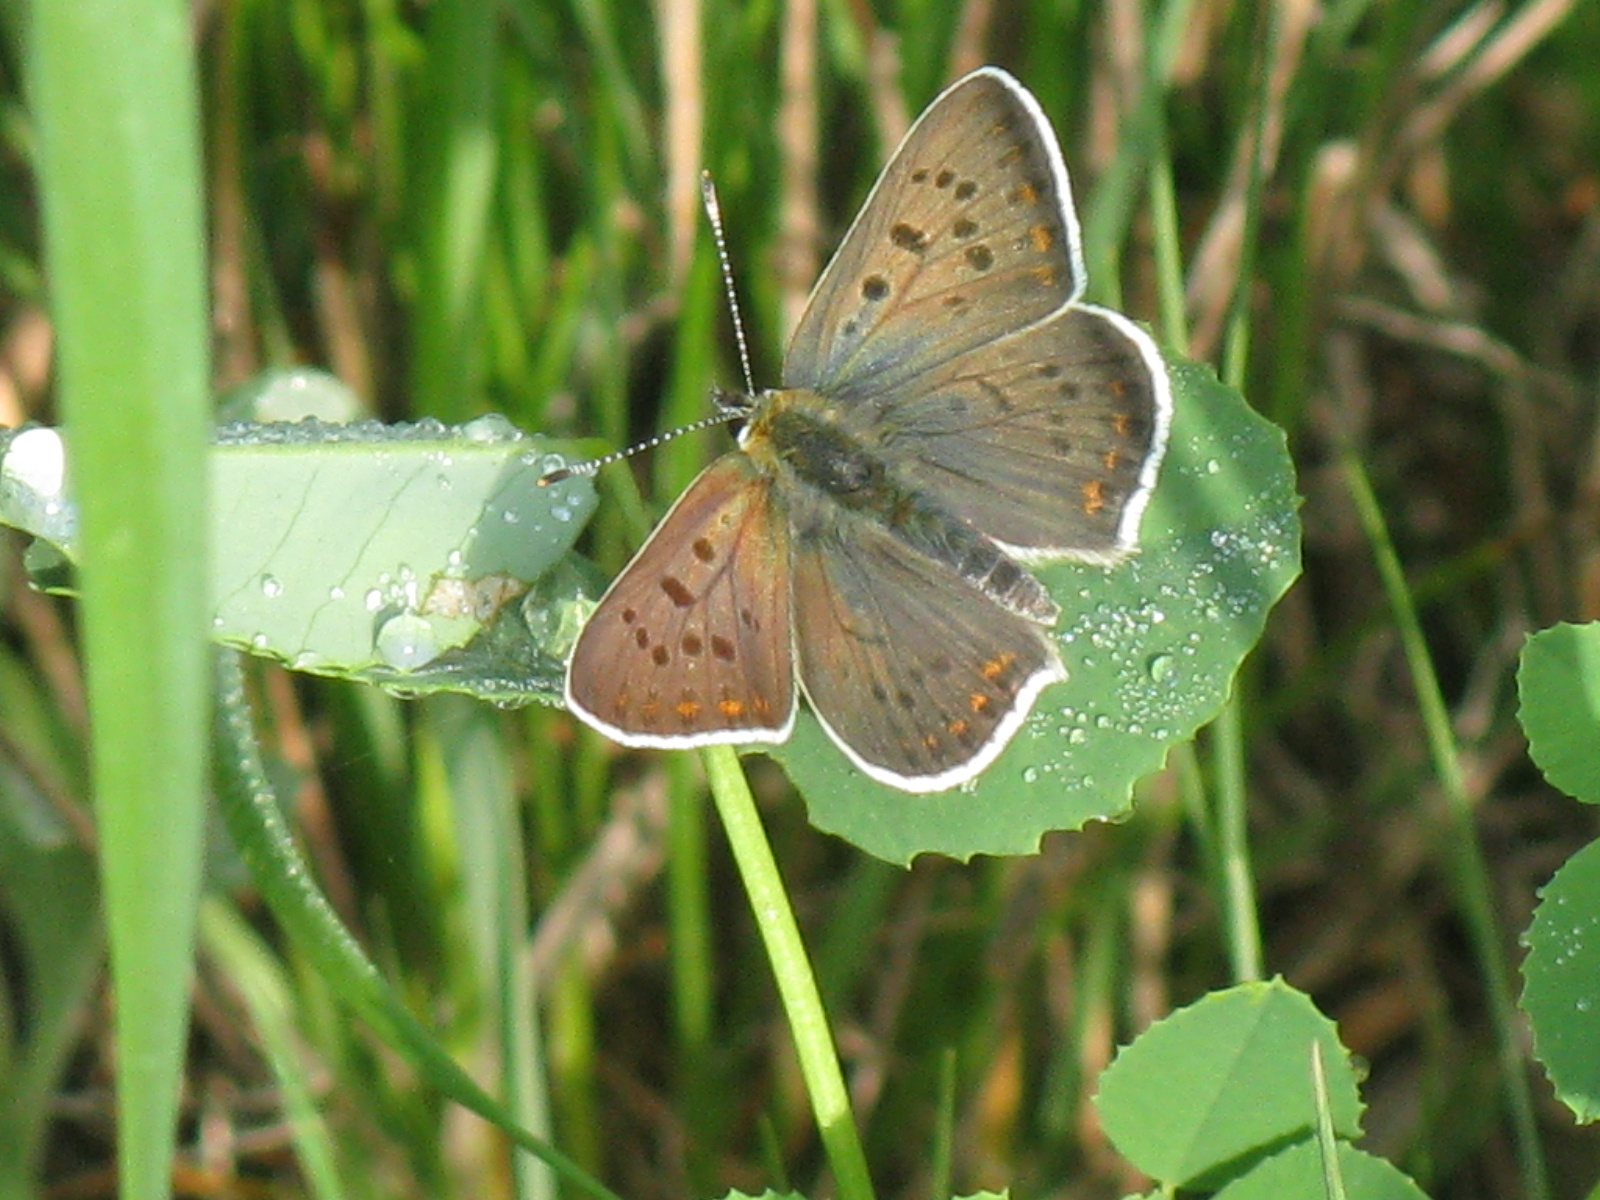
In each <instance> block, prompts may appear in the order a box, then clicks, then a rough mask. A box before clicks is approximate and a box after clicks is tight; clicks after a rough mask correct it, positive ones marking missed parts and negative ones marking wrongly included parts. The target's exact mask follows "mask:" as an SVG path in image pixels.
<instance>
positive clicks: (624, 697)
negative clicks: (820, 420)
mask: <svg viewBox="0 0 1600 1200" xmlns="http://www.w3.org/2000/svg"><path fill="white" fill-rule="evenodd" d="M788 543H789V526H788V522H787V520H786V518H785V516H784V514H783V512H782V511H781V509H780V507H779V505H778V500H777V497H776V496H775V495H774V480H773V479H772V477H771V476H770V475H769V474H766V473H763V472H761V471H759V470H757V468H756V466H755V464H754V463H752V462H751V461H750V459H749V457H748V456H747V455H745V454H742V453H737V452H736V453H733V454H727V455H724V456H723V457H722V458H720V459H718V460H717V461H716V462H714V463H712V464H711V466H709V467H707V468H706V469H705V470H704V471H703V472H701V474H700V476H699V477H698V478H697V479H695V481H694V482H693V483H692V484H690V485H689V489H688V490H687V491H686V492H684V494H683V496H682V497H680V498H679V500H678V502H677V503H676V504H674V505H673V506H672V509H671V511H669V512H668V513H667V515H666V516H665V517H664V518H662V521H661V524H660V525H659V526H657V528H656V531H655V532H654V533H653V534H652V535H651V536H650V540H649V541H647V542H646V543H645V544H644V547H643V548H642V549H641V550H640V551H639V553H638V554H637V555H636V556H635V557H634V559H633V561H632V562H631V563H629V564H628V566H627V567H626V569H624V571H623V572H622V574H621V575H619V576H618V577H617V578H616V580H615V582H613V583H612V585H611V587H610V588H609V589H608V590H607V592H606V594H605V595H604V596H602V597H601V599H600V603H599V605H598V607H597V608H596V609H595V611H594V613H593V615H592V616H590V618H589V620H588V623H587V624H585V625H584V627H583V631H582V632H581V633H580V634H579V635H578V643H577V646H576V647H575V648H574V649H573V652H572V659H571V661H570V662H569V664H568V667H567V704H568V706H569V707H571V708H573V709H574V710H575V711H577V712H578V713H579V714H580V715H582V716H584V718H585V719H586V720H587V721H588V722H589V723H590V724H591V725H594V726H595V727H596V728H598V729H600V730H601V731H602V732H604V733H606V734H607V735H608V736H610V737H611V738H613V739H614V740H616V741H619V742H622V743H624V744H626V745H631V746H684V745H697V744H705V743H710V742H755V741H769V742H776V741H783V740H784V739H785V738H787V737H788V736H789V731H790V729H791V728H792V727H793V724H794V712H795V683H794V662H793V650H792V648H791V645H790V643H791V640H792V638H791V626H790V600H789V574H788V562H787V559H788Z"/></svg>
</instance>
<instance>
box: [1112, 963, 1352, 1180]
mask: <svg viewBox="0 0 1600 1200" xmlns="http://www.w3.org/2000/svg"><path fill="white" fill-rule="evenodd" d="M1313 1042H1321V1043H1322V1049H1323V1061H1324V1062H1325V1063H1326V1064H1327V1071H1328V1097H1329V1108H1330V1111H1331V1113H1332V1117H1333V1124H1334V1130H1335V1132H1336V1133H1337V1134H1338V1135H1339V1136H1341V1137H1344V1138H1354V1137H1357V1136H1359V1134H1360V1132H1361V1124H1360V1120H1361V1098H1360V1096H1359V1094H1358V1093H1357V1090H1356V1083H1357V1079H1356V1073H1355V1071H1354V1069H1353V1068H1352V1067H1351V1065H1350V1058H1349V1055H1348V1054H1347V1053H1346V1051H1345V1049H1344V1047H1343V1046H1341V1045H1340V1044H1339V1038H1338V1033H1337V1030H1336V1029H1335V1028H1334V1025H1333V1022H1332V1021H1330V1020H1328V1018H1327V1017H1325V1016H1323V1015H1322V1014H1321V1013H1319V1012H1318V1011H1317V1009H1316V1007H1315V1006H1314V1005H1313V1004H1312V1003H1311V1001H1310V999H1309V998H1308V997H1306V996H1305V995H1304V994H1303V993H1300V992H1297V991H1295V990H1294V989H1293V988H1291V987H1289V985H1288V984H1286V983H1284V982H1283V981H1282V980H1273V981H1271V982H1268V983H1247V984H1241V985H1240V986H1238V987H1235V988H1230V989H1229V990H1227V991H1225V992H1215V993H1212V994H1211V995H1209V996H1206V997H1205V998H1203V999H1201V1000H1200V1001H1198V1002H1197V1003H1195V1004H1192V1005H1190V1006H1189V1007H1188V1008H1185V1009H1180V1010H1179V1011H1178V1012H1175V1013H1173V1014H1172V1015H1171V1016H1169V1017H1167V1018H1166V1019H1165V1020H1163V1021H1159V1022H1157V1023H1156V1024H1155V1025H1152V1026H1151V1027H1150V1028H1149V1029H1148V1030H1146V1031H1145V1032H1144V1033H1143V1034H1141V1035H1140V1037H1139V1038H1138V1040H1137V1041H1135V1042H1134V1043H1133V1044H1132V1045H1130V1046H1128V1047H1126V1048H1125V1049H1124V1050H1123V1051H1122V1052H1121V1053H1120V1054H1118V1055H1117V1057H1116V1060H1115V1061H1114V1062H1113V1063H1112V1064H1111V1066H1109V1067H1108V1068H1106V1071H1105V1073H1104V1074H1102V1075H1101V1077H1100V1094H1099V1095H1098V1096H1096V1097H1095V1107H1096V1109H1097V1110H1098V1111H1099V1113H1100V1121H1101V1124H1102V1126H1103V1127H1104V1129H1105V1132H1106V1136H1107V1137H1109V1138H1110V1139H1111V1141H1112V1142H1113V1143H1115V1145H1116V1147H1117V1149H1118V1150H1119V1151H1121V1153H1122V1154H1123V1156H1124V1157H1126V1158H1127V1159H1128V1160H1129V1161H1130V1162H1132V1163H1133V1164H1134V1166H1136V1167H1138V1168H1139V1169H1140V1170H1141V1171H1144V1172H1145V1173H1146V1174H1148V1175H1150V1176H1151V1177H1152V1178H1154V1179H1156V1180H1159V1181H1160V1182H1161V1183H1163V1184H1165V1185H1167V1186H1169V1187H1188V1186H1193V1185H1194V1184H1195V1183H1196V1181H1198V1180H1205V1181H1206V1184H1207V1186H1209V1187H1216V1186H1219V1185H1220V1184H1221V1183H1222V1182H1224V1180H1223V1179H1221V1178H1218V1174H1219V1173H1220V1172H1223V1171H1224V1170H1226V1171H1229V1172H1235V1171H1237V1170H1238V1169H1239V1168H1240V1163H1242V1162H1246V1161H1248V1160H1250V1159H1254V1158H1258V1157H1261V1156H1264V1155H1266V1154H1269V1153H1273V1152H1276V1151H1277V1150H1278V1149H1280V1148H1282V1147H1283V1146H1284V1145H1286V1144H1287V1143H1289V1142H1293V1141H1299V1140H1304V1141H1306V1142H1307V1143H1308V1144H1312V1145H1314V1138H1313V1136H1312V1131H1313V1129H1314V1127H1315V1123H1316V1101H1315V1098H1314V1096H1313V1093H1312V1071H1311V1046H1312V1043H1313Z"/></svg>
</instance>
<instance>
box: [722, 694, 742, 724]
mask: <svg viewBox="0 0 1600 1200" xmlns="http://www.w3.org/2000/svg"><path fill="white" fill-rule="evenodd" d="M717 710H718V711H719V712H721V713H722V715H723V716H725V717H727V718H728V720H730V721H737V720H738V719H739V718H740V717H742V716H744V701H743V700H735V699H733V698H732V697H731V696H730V697H729V698H728V699H726V700H719V701H718V702H717Z"/></svg>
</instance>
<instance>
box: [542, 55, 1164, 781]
mask: <svg viewBox="0 0 1600 1200" xmlns="http://www.w3.org/2000/svg"><path fill="white" fill-rule="evenodd" d="M1083 289H1084V267H1083V253H1082V247H1081V239H1080V234H1079V229H1078V220H1077V215H1076V213H1075V212H1074V210H1073V205H1072V196H1071V192H1070V190H1069V184H1068V179H1067V171H1066V166H1065V165H1064V163H1063V162H1062V158H1061V151H1060V149H1059V147H1058V146H1057V144H1056V139H1055V135H1054V133H1053V132H1052V130H1051V128H1050V124H1049V122H1048V120H1047V119H1046V118H1045V116H1044V113H1043V111H1042V110H1041V109H1040V107H1039V104H1038V101H1037V100H1035V99H1034V97H1033V96H1032V95H1031V94H1030V93H1029V92H1028V91H1027V89H1025V88H1024V87H1023V86H1022V85H1021V84H1020V83H1018V82H1017V81H1016V80H1015V79H1014V78H1013V77H1012V76H1010V75H1009V74H1007V73H1006V72H1004V71H1002V70H999V69H998V68H995V67H984V68H981V69H980V70H977V71H974V72H973V73H972V74H970V75H967V76H966V77H964V78H963V79H961V80H959V81H958V82H957V83H955V84H953V85H952V86H951V87H950V88H949V89H948V90H946V91H945V92H944V93H942V94H941V95H940V96H939V97H938V98H937V99H935V100H934V101H933V103H932V104H930V105H929V106H928V108H927V109H926V111H924V112H923V114H922V115H921V116H920V117H919V118H918V119H917V121H916V123H915V124H914V125H913V126H912V127H911V129H910V131H909V132H908V133H907V134H906V136H905V140H904V141H903V142H901V144H900V146H899V148H898V149H897V150H896V151H895V153H894V155H893V156H892V157H891V159H890V160H889V164H888V165H887V166H886V167H885V168H884V171H883V174H882V175H881V176H880V177H879V179H878V181H877V183H876V184H875V185H874V186H873V189H872V192H871V193H870V194H869V195H868V197H867V200H866V203H865V204H864V205H863V207H862V209H861V212H860V214H859V215H858V216H857V217H856V219H855V222H854V223H853V224H852V225H851V227H850V230H849V232H848V233H846V234H845V237H844V240H843V242H842V243H841V244H840V246H839V249H838V251H837V252H836V253H835V254H834V256H833V260H832V261H831V262H830V263H829V264H828V266H827V268H826V269H825V270H824V271H823V273H822V277H821V278H820V279H819V280H818V281H817V285H816V287H815V289H814V290H813V291H812V294H811V299H810V301H809V303H808V305H807V308H806V311H805V314H804V316H803V317H802V318H801V320H800V324H799V326H798V327H797V328H796V329H795V331H794V335H793V338H792V340H791V341H790V343H789V349H788V352H787V354H786V355H785V356H784V360H783V371H782V386H781V387H778V388H774V389H770V390H766V391H762V392H759V393H758V394H755V395H749V396H746V395H732V394H724V397H725V399H724V400H723V403H724V404H730V403H731V404H732V405H734V406H735V407H736V409H737V411H738V413H739V415H741V416H742V417H743V418H744V421H745V424H744V426H743V429H742V430H741V432H740V435H739V448H738V449H737V450H734V451H732V452H730V453H728V454H725V455H724V456H723V457H721V458H720V459H718V460H717V461H715V462H714V463H712V464H711V465H710V466H709V467H707V468H706V469H705V470H704V471H703V472H702V473H701V474H700V475H699V476H698V477H697V478H696V479H695V480H694V482H693V483H691V484H690V485H689V488H688V490H687V491H685V492H684V494H683V495H682V497H680V498H679V500H678V501H677V503H676V504H674V505H673V506H672V508H671V509H670V510H669V511H668V513H667V515H666V516H665V517H664V518H663V519H662V521H661V523H660V525H659V526H658V527H657V528H656V530H655V532H654V533H653V534H652V535H651V537H650V538H649V540H648V541H647V542H646V543H645V544H644V546H643V547H642V548H641V549H640V550H639V552H638V554H637V555H636V556H635V557H634V559H633V561H632V562H631V563H629V564H628V566H627V567H626V568H625V569H624V570H623V572H622V574H620V575H619V576H618V577H617V578H616V580H615V581H614V582H613V583H612V585H611V587H610V588H609V589H608V590H607V591H606V592H605V594H604V595H603V596H602V597H601V599H600V601H599V604H598V606H597V607H596V608H595V610H594V613H593V615H592V616H591V617H590V618H589V620H588V622H587V623H586V625H585V626H584V628H583V630H582V631H581V633H580V634H579V636H578V639H577V642H576V644H575V647H574V650H573V653H572V657H571V659H570V661H569V664H568V669H567V680H566V702H567V705H568V707H569V708H570V709H571V710H572V711H573V712H574V713H576V714H577V715H578V716H579V717H580V718H582V719H583V720H584V721H585V722H587V723H588V724H589V725H591V726H593V727H594V728H595V729H598V730H599V731H600V732H602V733H604V734H606V735H607V736H609V737H611V738H612V739H614V740H616V741H618V742H621V743H623V744H625V745H630V746H657V747H690V746H703V745H708V744H711V743H717V742H735V743H748V742H767V743H773V742H782V741H784V740H786V739H787V738H788V737H789V735H790V732H791V731H792V729H793V728H794V723H795V715H796V711H797V709H798V703H799V701H798V695H799V693H801V692H803V693H804V695H805V697H806V700H807V702H808V703H809V705H810V707H811V710H812V712H813V713H815V715H816V718H817V720H818V721H819V722H820V723H821V724H822V726H823V728H824V729H825V730H826V731H827V733H828V735H829V736H830V737H831V738H832V740H833V741H834V742H835V743H836V744H837V745H838V747H839V748H840V749H841V750H842V751H844V753H845V754H846V755H847V756H848V757H849V758H850V760H851V761H852V762H854V763H855V765H856V766H857V767H859V768H860V769H861V770H862V771H864V772H865V773H866V774H867V775H869V776H870V777H872V778H873V779H876V780H879V781H881V782H883V783H886V784H890V785H892V786H894V787H897V788H901V789H903V790H905V791H908V792H934V791H941V790H944V789H946V788H950V787H954V786H956V785H958V784H960V783H963V782H966V781H967V780H970V779H972V778H974V777H975V776H977V775H978V774H979V773H980V772H982V771H983V770H984V769H985V768H986V767H987V766H988V765H989V764H990V763H991V762H993V761H994V759H995V758H996V756H998V755H999V753H1000V752H1001V750H1002V749H1004V748H1005V746H1006V744H1007V742H1009V741H1010V740H1011V738H1012V736H1013V735H1014V734H1015V733H1016V732H1017V730H1018V729H1019V728H1020V727H1021V725H1022V723H1023V721H1024V720H1025V719H1026V718H1027V716H1028V713H1029V711H1030V710H1031V709H1032V707H1033V704H1034V702H1035V701H1036V700H1037V699H1038V697H1039V694H1040V692H1041V691H1043V689H1044V688H1046V687H1047V686H1048V685H1050V684H1051V683H1053V682H1056V681H1058V680H1062V679H1065V678H1066V674H1067V672H1066V667H1065V665H1064V664H1063V663H1062V660H1061V656H1060V653H1059V651H1058V649H1057V646H1056V643H1055V641H1054V639H1053V638H1052V636H1051V627H1052V626H1053V625H1054V623H1055V622H1056V620H1057V618H1058V616H1059V609H1058V607H1057V605H1056V603H1055V601H1054V600H1053V599H1052V598H1051V597H1050V595H1049V593H1048V592H1046V590H1045V589H1044V587H1043V585H1042V584H1041V583H1040V582H1039V581H1038V579H1036V578H1035V577H1034V575H1033V574H1031V573H1030V571H1029V570H1028V568H1029V567H1030V566H1033V565H1036V564H1040V563H1046V562H1050V561H1052V560H1062V559H1073V560H1078V561H1083V562H1089V563H1098V564H1103V565H1107V566H1109V565H1111V564H1114V563H1116V562H1118V561H1119V560H1121V559H1123V558H1124V557H1126V556H1127V555H1128V554H1129V553H1130V552H1132V551H1133V549H1134V548H1135V546H1136V545H1137V542H1138V537H1139V524H1140V518H1141V516H1142V514H1143V512H1144V509H1145V506H1146V503H1147V501H1148V500H1149V498H1150V493H1151V491H1152V489H1153V488H1154V487H1155V483H1156V477H1157V473H1158V471H1159V469H1160V465H1161V459H1162V455H1163V453H1164V451H1165V448H1166V442H1167V434H1168V429H1169V427H1170V424H1171V418H1172V392H1171V386H1170V383H1169V380H1168V376H1167V371H1166V367H1165V365H1164V363H1163V361H1162V358H1161V354H1160V352H1159V351H1158V350H1157V348H1156V346H1155V344H1154V342H1153V341H1152V340H1151V338H1150V337H1149V335H1147V334H1146V333H1145V332H1144V331H1143V330H1142V329H1140V327H1139V326H1137V325H1136V324H1134V323H1133V322H1132V321H1130V320H1128V319H1127V318H1126V317H1123V316H1121V315H1120V314H1118V313H1115V312H1112V311H1110V310H1107V309H1103V308H1097V307H1094V306H1091V305H1088V304H1083V303H1080V302H1079V297H1080V296H1081V295H1082V293H1083Z"/></svg>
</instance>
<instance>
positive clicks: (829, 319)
mask: <svg viewBox="0 0 1600 1200" xmlns="http://www.w3.org/2000/svg"><path fill="white" fill-rule="evenodd" d="M1078 245H1079V236H1078V228H1077V218H1076V216H1075V215H1074V214H1073V211H1072V200H1071V195H1070V192H1069V190H1068V184H1067V173H1066V168H1065V166H1064V165H1063V164H1062V161H1061V153H1060V150H1059V149H1058V148H1057V146H1056V142H1055V137H1054V135H1053V134H1052V133H1051V131H1050V126H1049V124H1048V122H1047V121H1046V120H1045V119H1044V116H1043V114H1042V113H1041V112H1040V111H1039V107H1038V104H1037V102H1036V101H1035V100H1034V99H1033V97H1032V96H1030V95H1029V94H1028V93H1027V92H1026V91H1024V90H1023V89H1022V88H1021V86H1020V85H1018V84H1017V83H1016V81H1015V80H1013V79H1012V78H1011V77H1010V76H1009V75H1006V74H1004V73H1003V72H1000V71H996V70H993V69H985V70H981V71H976V72H974V73H973V74H971V75H969V76H967V77H966V78H965V79H963V80H961V82H959V83H957V84H955V85H954V86H953V87H951V88H950V89H949V90H948V91H946V92H945V93H944V94H943V95H942V96H940V97H939V99H937V100H936V101H935V102H934V103H933V104H932V105H930V106H929V107H928V109H927V111H926V112H924V113H923V115H922V116H921V118H919V119H918V121H917V123H916V124H915V125H914V126H912V128H911V131H910V132H909V133H908V134H907V135H906V138H905V141H904V142H902V143H901V145H900V148H899V149H898V150H897V151H896V152H895V154H894V157H893V158H892V159H891V161H890V163H889V165H888V166H887V167H886V168H884V172H883V175H882V176H881V177H880V178H879V180H878V182H877V184H876V185H875V186H874V187H873V189H872V193H871V195H870V196H868V198H867V202H866V204H865V206H864V207H863V208H862V210H861V214H860V216H858V217H857V218H856V221H855V224H854V225H852V226H851V227H850V231H849V233H848V234H846V235H845V239H844V242H843V244H842V245H840V247H839V250H838V252H837V253H836V254H835V255H834V257H833V261H832V262H831V263H829V264H828V267H827V269H826V270H825V271H824V272H823V275H822V278H821V279H820V280H818V282H817V286H816V288H815V290H814V291H813V292H812V294H811V301H810V304H809V305H808V306H807V309H806V313H805V315H804V316H803V317H802V318H801V320H800V325H799V327H798V328H797V329H796V330H795V333H794V337H793V340H792V341H791V342H790V344H789V352H788V354H787V356H786V357H785V360H784V370H783V382H784V385H785V386H787V387H809V388H814V389H816V390H817V391H821V392H824V393H827V394H828V395H830V396H833V397H835V398H837V399H841V400H850V399H855V398H858V397H861V396H863V395H866V394H868V393H877V394H881V393H882V392H883V391H885V390H888V389H893V388H894V387H896V386H898V384H899V383H900V382H901V381H903V380H905V379H908V378H911V377H913V376H915V375H917V374H920V373H922V372H924V371H928V370H930V369H932V368H934V367H936V366H938V365H939V364H940V363H943V362H945V361H947V360H949V359H951V358H954V357H956V356H958V355H960V354H962V353H963V352H965V351H967V350H970V349H971V348H972V347H974V346H978V345H982V344H983V343H985V342H988V341H991V340H993V339H994V338H997V337H1001V336H1004V335H1005V334H1008V333H1011V332H1013V331H1015V330H1017V329H1019V328H1021V327H1023V326H1026V325H1029V324H1031V323H1033V322H1034V321H1037V320H1040V319H1041V318H1043V317H1045V316H1047V315H1049V314H1050V313H1052V312H1054V311H1055V310H1057V309H1058V308H1060V307H1061V306H1062V305H1064V304H1066V303H1068V302H1069V301H1071V300H1073V299H1075V298H1076V297H1077V295H1078V293H1079V292H1080V291H1081V290H1082V287H1083V268H1082V263H1081V255H1080V252H1079V249H1078Z"/></svg>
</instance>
